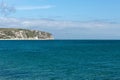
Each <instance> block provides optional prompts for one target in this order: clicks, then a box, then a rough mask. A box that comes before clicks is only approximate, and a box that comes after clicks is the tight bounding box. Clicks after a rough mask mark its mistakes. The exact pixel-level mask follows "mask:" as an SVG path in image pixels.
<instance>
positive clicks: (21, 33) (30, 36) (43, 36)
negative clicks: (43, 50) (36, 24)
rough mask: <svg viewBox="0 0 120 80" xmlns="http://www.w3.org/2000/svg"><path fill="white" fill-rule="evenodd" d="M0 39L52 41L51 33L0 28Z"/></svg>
mask: <svg viewBox="0 0 120 80" xmlns="http://www.w3.org/2000/svg"><path fill="white" fill-rule="evenodd" d="M0 39H12V40H52V39H54V38H53V36H52V34H51V33H48V32H43V31H37V30H28V29H16V28H0Z"/></svg>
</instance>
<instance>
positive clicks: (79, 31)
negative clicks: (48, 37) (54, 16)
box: [0, 18, 120, 39]
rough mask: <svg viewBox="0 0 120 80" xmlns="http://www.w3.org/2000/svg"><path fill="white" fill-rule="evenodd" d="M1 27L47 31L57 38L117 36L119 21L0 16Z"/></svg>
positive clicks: (119, 26)
mask: <svg viewBox="0 0 120 80" xmlns="http://www.w3.org/2000/svg"><path fill="white" fill-rule="evenodd" d="M0 27H1V28H27V29H29V28H30V29H38V30H44V31H49V32H51V33H53V34H54V35H55V36H57V38H67V39H69V38H79V39H80V38H84V39H85V38H102V39H103V38H119V37H120V35H119V34H120V23H112V22H101V21H100V22H99V21H85V22H81V21H77V22H76V21H59V20H48V19H47V20H45V19H18V18H0Z"/></svg>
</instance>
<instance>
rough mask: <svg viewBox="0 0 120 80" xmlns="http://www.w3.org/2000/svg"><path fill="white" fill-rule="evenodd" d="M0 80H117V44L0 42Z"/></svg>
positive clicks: (119, 79) (119, 50)
mask: <svg viewBox="0 0 120 80" xmlns="http://www.w3.org/2000/svg"><path fill="white" fill-rule="evenodd" d="M0 80H120V41H119V40H106V41H105V40H51V41H49V40H48V41H35V40H29V41H27V40H21V41H17V40H14V41H12V40H11V41H9V40H8V41H0Z"/></svg>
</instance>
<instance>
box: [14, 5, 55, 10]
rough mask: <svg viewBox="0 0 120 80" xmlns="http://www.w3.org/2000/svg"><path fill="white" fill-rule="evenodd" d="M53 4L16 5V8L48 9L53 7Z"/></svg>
mask: <svg viewBox="0 0 120 80" xmlns="http://www.w3.org/2000/svg"><path fill="white" fill-rule="evenodd" d="M53 7H54V6H53V5H44V6H19V7H16V9H17V10H39V9H50V8H53Z"/></svg>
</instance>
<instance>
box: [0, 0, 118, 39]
mask: <svg viewBox="0 0 120 80" xmlns="http://www.w3.org/2000/svg"><path fill="white" fill-rule="evenodd" d="M0 2H2V0H0ZM4 2H5V3H6V4H7V6H14V7H15V9H16V12H15V13H12V14H10V15H7V16H3V15H0V17H1V19H0V20H1V22H0V24H2V25H0V27H8V26H11V27H17V26H18V25H17V24H19V26H22V27H20V28H32V29H37V30H43V31H48V32H51V33H53V35H54V36H55V38H56V39H120V32H119V30H120V28H119V27H120V0H4ZM3 17H4V18H3ZM3 19H4V21H3ZM10 21H11V22H10ZM5 22H6V23H5ZM10 23H11V24H10ZM3 24H6V25H5V26H3ZM7 25H8V26H7ZM18 28H19V27H18Z"/></svg>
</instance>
